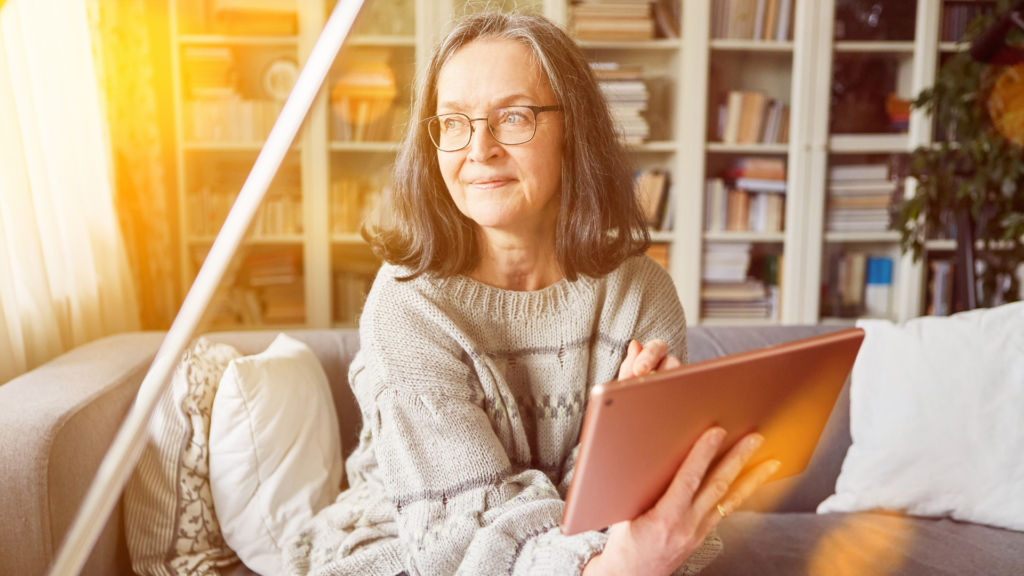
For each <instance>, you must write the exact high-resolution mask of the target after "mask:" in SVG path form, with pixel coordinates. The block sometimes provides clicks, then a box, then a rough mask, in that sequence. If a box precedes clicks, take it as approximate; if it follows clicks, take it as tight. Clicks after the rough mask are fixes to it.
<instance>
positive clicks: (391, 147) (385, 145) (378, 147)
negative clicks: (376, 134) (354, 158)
mask: <svg viewBox="0 0 1024 576" xmlns="http://www.w3.org/2000/svg"><path fill="white" fill-rule="evenodd" d="M328 148H329V149H330V150H331V152H394V153H397V152H398V142H339V141H333V142H331V143H330V145H329V146H328Z"/></svg>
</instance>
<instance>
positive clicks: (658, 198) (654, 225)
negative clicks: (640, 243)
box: [633, 170, 676, 231]
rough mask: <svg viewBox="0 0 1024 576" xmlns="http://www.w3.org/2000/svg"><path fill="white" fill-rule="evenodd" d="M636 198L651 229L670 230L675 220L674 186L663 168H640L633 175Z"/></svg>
mask: <svg viewBox="0 0 1024 576" xmlns="http://www.w3.org/2000/svg"><path fill="white" fill-rule="evenodd" d="M633 183H634V187H635V189H636V195H637V200H639V201H640V209H641V211H642V212H643V215H644V219H645V220H646V221H647V226H648V227H650V228H651V230H660V231H670V230H672V225H673V223H674V220H675V201H676V198H675V187H674V186H672V184H671V182H670V180H669V175H668V172H666V171H664V170H640V171H638V172H636V173H635V174H634V175H633Z"/></svg>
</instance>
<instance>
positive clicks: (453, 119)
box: [429, 106, 537, 151]
mask: <svg viewBox="0 0 1024 576" xmlns="http://www.w3.org/2000/svg"><path fill="white" fill-rule="evenodd" d="M487 126H488V128H489V129H490V131H491V135H492V136H494V139H495V140H497V141H498V143H500V144H508V145H513V144H522V143H524V142H528V141H529V140H530V139H531V138H533V135H534V133H535V131H536V130H537V119H536V117H535V116H534V114H533V110H530V109H529V108H524V107H521V106H510V107H508V108H498V109H497V110H492V111H491V113H490V114H488V115H487ZM429 131H430V139H431V140H433V141H434V145H435V146H437V147H438V148H439V149H440V150H441V151H455V150H461V149H463V148H465V147H466V146H468V145H469V140H470V138H472V136H473V130H472V127H471V122H470V119H469V116H466V115H465V114H442V115H440V116H437V117H436V118H434V119H432V120H431V121H430V123H429Z"/></svg>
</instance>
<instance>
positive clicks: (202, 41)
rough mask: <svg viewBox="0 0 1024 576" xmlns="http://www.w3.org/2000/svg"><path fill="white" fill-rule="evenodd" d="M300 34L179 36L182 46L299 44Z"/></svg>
mask: <svg viewBox="0 0 1024 576" xmlns="http://www.w3.org/2000/svg"><path fill="white" fill-rule="evenodd" d="M298 43H299V37H298V36H232V35H228V34H182V35H180V36H178V44H179V45H181V46H197V45H218V46H291V47H294V46H297V45H298Z"/></svg>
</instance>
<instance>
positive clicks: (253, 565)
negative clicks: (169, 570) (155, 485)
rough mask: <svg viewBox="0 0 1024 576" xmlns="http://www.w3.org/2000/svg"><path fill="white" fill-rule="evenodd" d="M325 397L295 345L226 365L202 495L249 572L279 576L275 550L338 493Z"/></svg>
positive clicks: (312, 361)
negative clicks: (207, 495)
mask: <svg viewBox="0 0 1024 576" xmlns="http://www.w3.org/2000/svg"><path fill="white" fill-rule="evenodd" d="M343 473H344V463H343V462H342V457H341V438H340V435H339V432H338V418H337V415H336V414H335V411H334V401H333V399H332V396H331V388H330V385H329V384H328V382H327V376H326V375H325V374H324V370H323V368H322V367H321V366H320V362H319V361H318V360H317V358H316V356H315V355H314V354H313V352H312V351H311V350H310V349H309V348H308V347H307V346H306V345H305V344H303V343H302V342H299V341H298V340H295V339H294V338H290V337H288V336H286V335H284V334H279V335H278V336H277V338H276V339H275V340H274V342H273V343H272V344H271V345H270V347H269V348H267V350H266V351H265V352H263V353H262V354H256V355H254V356H247V357H244V358H239V359H237V360H234V361H232V362H231V364H230V365H229V366H228V369H227V371H225V373H224V378H223V379H222V380H221V382H220V389H219V390H218V392H217V397H216V398H215V399H214V402H213V420H212V422H211V425H210V486H211V488H212V491H213V501H214V506H215V507H216V509H217V515H218V517H219V519H220V526H221V531H222V532H223V534H224V539H225V540H226V541H227V543H228V545H229V546H231V548H232V549H233V550H234V551H235V552H236V553H237V554H238V557H239V558H241V559H242V562H244V563H245V565H246V566H248V567H249V569H251V570H253V571H255V572H257V573H259V574H262V575H263V576H275V575H277V574H283V573H284V569H283V566H282V564H281V549H282V547H283V546H284V545H285V543H286V541H287V540H288V538H289V537H291V536H293V535H295V534H297V533H298V532H299V529H300V526H301V525H302V524H303V523H304V522H305V521H307V520H309V519H310V518H312V517H313V515H314V514H316V513H317V512H319V511H320V510H321V509H322V508H324V507H326V506H327V505H328V504H330V503H332V502H333V501H334V499H335V498H336V497H337V496H338V494H339V493H340V489H339V485H340V484H341V478H342V474H343Z"/></svg>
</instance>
